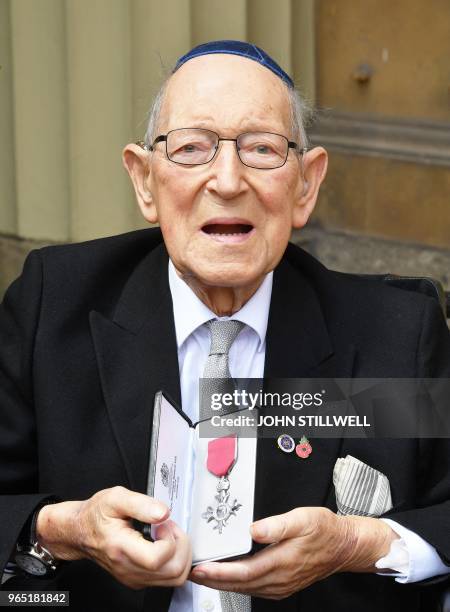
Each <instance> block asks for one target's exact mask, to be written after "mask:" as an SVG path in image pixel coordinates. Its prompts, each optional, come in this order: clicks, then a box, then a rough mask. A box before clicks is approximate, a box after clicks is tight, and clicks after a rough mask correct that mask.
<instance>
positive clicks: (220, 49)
mask: <svg viewBox="0 0 450 612" xmlns="http://www.w3.org/2000/svg"><path fill="white" fill-rule="evenodd" d="M213 53H228V54H230V55H240V56H242V57H247V58H248V59H251V60H253V61H255V62H258V64H261V66H265V67H266V68H268V69H269V70H271V71H272V72H273V73H274V74H276V75H277V76H278V77H279V78H280V79H281V80H282V81H284V82H285V83H286V85H288V86H289V87H292V88H293V87H294V81H293V80H292V79H291V77H290V76H289V75H288V74H287V73H286V72H285V71H284V70H283V69H282V68H281V67H280V66H279V65H278V64H277V63H276V61H275V60H273V59H272V58H271V57H270V55H267V53H266V52H265V51H263V50H262V49H260V48H259V47H257V46H256V45H252V44H251V43H247V42H242V41H240V40H213V41H211V42H207V43H204V44H202V45H197V47H194V48H193V49H191V50H190V51H188V52H187V53H186V54H185V55H183V56H182V57H180V59H179V60H178V61H177V63H176V64H175V68H174V69H173V72H176V71H177V70H178V68H180V66H182V65H183V64H185V63H186V62H187V61H189V60H190V59H192V58H193V57H199V56H200V55H210V54H213Z"/></svg>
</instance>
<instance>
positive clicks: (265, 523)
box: [250, 508, 311, 544]
mask: <svg viewBox="0 0 450 612" xmlns="http://www.w3.org/2000/svg"><path fill="white" fill-rule="evenodd" d="M308 510H309V508H308V509H306V508H296V509H295V510H291V511H290V512H286V513H285V514H278V515H276V516H269V517H267V518H264V519H262V520H260V521H256V522H255V523H253V524H252V525H251V527H250V533H251V535H252V538H253V539H254V540H255V541H256V542H260V543H264V544H271V543H274V542H281V541H282V540H287V539H289V538H294V537H298V536H301V535H305V533H307V532H308V531H309V527H310V521H311V517H310V514H311V513H310V512H308Z"/></svg>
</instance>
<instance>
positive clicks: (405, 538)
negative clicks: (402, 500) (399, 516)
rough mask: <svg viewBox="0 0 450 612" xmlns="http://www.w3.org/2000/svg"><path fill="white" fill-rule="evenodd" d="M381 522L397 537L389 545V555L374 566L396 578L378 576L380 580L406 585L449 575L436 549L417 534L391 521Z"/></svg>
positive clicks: (449, 569) (449, 571)
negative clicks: (387, 571)
mask: <svg viewBox="0 0 450 612" xmlns="http://www.w3.org/2000/svg"><path fill="white" fill-rule="evenodd" d="M380 520H381V521H384V522H385V523H387V524H388V525H389V526H390V527H391V529H393V531H395V533H396V534H397V535H399V536H400V539H398V540H394V541H393V542H392V544H391V548H390V550H389V552H388V554H387V555H386V556H385V557H382V558H381V559H379V560H378V561H377V562H376V563H375V567H376V568H377V569H381V570H383V569H391V570H395V571H396V572H398V574H395V575H394V574H389V573H386V572H378V573H379V575H380V576H392V577H395V580H396V582H400V583H403V584H406V583H409V582H419V581H420V580H426V579H427V578H432V577H434V576H440V575H442V574H450V567H448V566H447V565H445V564H444V563H443V561H442V559H441V558H440V556H439V555H438V553H437V551H436V549H435V548H434V547H433V546H431V544H429V543H428V542H426V541H425V540H424V539H423V538H421V537H420V536H419V535H417V533H414V531H411V530H410V529H407V528H406V527H403V525H399V524H398V523H396V522H395V521H393V520H391V519H380Z"/></svg>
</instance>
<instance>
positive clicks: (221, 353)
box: [200, 320, 251, 612]
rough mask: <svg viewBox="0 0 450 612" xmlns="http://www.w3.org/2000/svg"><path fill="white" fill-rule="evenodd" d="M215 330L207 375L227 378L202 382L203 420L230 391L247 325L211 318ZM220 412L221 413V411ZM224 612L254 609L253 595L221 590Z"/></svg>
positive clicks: (201, 408) (212, 333)
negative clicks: (232, 362)
mask: <svg viewBox="0 0 450 612" xmlns="http://www.w3.org/2000/svg"><path fill="white" fill-rule="evenodd" d="M208 327H209V330H210V333H211V348H210V349H209V356H208V359H207V360H206V364H205V369H204V371H203V378H211V379H218V378H221V379H223V380H222V381H219V380H211V383H210V384H208V382H207V381H204V382H203V384H202V396H201V398H200V419H207V418H209V417H210V416H211V394H212V393H226V392H228V391H230V386H231V387H232V388H233V389H234V386H233V385H230V382H231V381H230V378H231V374H230V368H229V355H228V353H229V351H230V348H231V345H232V344H233V342H234V341H235V340H236V338H237V336H238V335H239V332H240V331H241V330H242V328H243V327H244V323H241V322H240V321H217V320H212V321H208ZM218 414H220V412H219V413H218ZM219 592H220V603H221V606H222V612H250V610H251V598H250V597H249V596H248V595H243V594H242V593H232V592H231V591H219Z"/></svg>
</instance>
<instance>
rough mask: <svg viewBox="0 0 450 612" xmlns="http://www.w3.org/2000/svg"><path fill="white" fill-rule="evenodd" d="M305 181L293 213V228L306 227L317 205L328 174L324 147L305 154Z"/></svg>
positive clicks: (301, 186) (301, 183)
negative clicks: (320, 190)
mask: <svg viewBox="0 0 450 612" xmlns="http://www.w3.org/2000/svg"><path fill="white" fill-rule="evenodd" d="M302 162H303V180H302V181H300V184H299V190H300V193H299V194H298V196H297V199H296V202H295V206H294V209H293V211H292V227H294V228H296V229H299V228H301V227H303V226H304V225H306V223H307V222H308V219H309V217H310V216H311V214H312V212H313V210H314V207H315V205H316V201H317V196H318V195H319V188H320V185H321V184H322V181H323V180H324V178H325V175H326V173H327V166H328V155H327V152H326V151H325V149H324V148H323V147H314V149H311V150H310V151H307V152H306V153H304V154H303V160H302Z"/></svg>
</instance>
